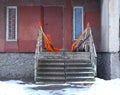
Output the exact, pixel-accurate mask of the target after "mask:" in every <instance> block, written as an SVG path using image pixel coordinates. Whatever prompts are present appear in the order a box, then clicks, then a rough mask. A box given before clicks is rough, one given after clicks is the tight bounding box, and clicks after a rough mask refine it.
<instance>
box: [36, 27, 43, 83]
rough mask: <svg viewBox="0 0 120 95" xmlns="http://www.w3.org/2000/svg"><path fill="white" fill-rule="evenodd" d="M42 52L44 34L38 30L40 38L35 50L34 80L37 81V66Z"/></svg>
mask: <svg viewBox="0 0 120 95" xmlns="http://www.w3.org/2000/svg"><path fill="white" fill-rule="evenodd" d="M40 52H42V32H41V30H40V29H39V30H38V38H37V43H36V50H35V66H34V67H35V68H34V80H35V81H36V73H37V66H38V57H39V55H40Z"/></svg>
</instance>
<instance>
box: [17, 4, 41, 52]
mask: <svg viewBox="0 0 120 95" xmlns="http://www.w3.org/2000/svg"><path fill="white" fill-rule="evenodd" d="M18 12H19V13H18V14H19V17H18V20H19V21H18V26H19V27H18V31H19V33H18V35H19V37H18V39H19V40H18V44H19V45H18V47H19V52H34V51H35V47H36V40H37V34H38V22H39V21H40V18H41V7H37V6H36V7H32V6H22V7H19V10H18Z"/></svg>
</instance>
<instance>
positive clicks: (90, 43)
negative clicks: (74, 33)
mask: <svg viewBox="0 0 120 95" xmlns="http://www.w3.org/2000/svg"><path fill="white" fill-rule="evenodd" d="M86 35H89V39H88V42H87V44H86V47H87V50H88V48H89V52H90V54H91V63H92V66H93V68H94V72H95V73H94V74H95V76H96V73H97V71H96V69H97V66H96V65H97V64H96V63H97V53H96V48H95V44H94V40H93V35H92V31H91V28H90V27H89V29H88V31H87V33H86Z"/></svg>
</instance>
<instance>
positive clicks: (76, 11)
mask: <svg viewBox="0 0 120 95" xmlns="http://www.w3.org/2000/svg"><path fill="white" fill-rule="evenodd" d="M82 31H83V7H73V40H75V39H77V38H78V37H79V35H80V34H81V33H82Z"/></svg>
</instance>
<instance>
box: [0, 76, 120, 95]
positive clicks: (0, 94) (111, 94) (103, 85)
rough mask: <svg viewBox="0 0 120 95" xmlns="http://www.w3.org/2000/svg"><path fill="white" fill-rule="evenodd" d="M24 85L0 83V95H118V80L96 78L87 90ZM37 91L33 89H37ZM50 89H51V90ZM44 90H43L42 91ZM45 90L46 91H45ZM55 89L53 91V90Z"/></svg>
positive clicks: (119, 80) (13, 81)
mask: <svg viewBox="0 0 120 95" xmlns="http://www.w3.org/2000/svg"><path fill="white" fill-rule="evenodd" d="M48 86H49V85H42V86H41V85H35V84H24V82H22V81H15V80H11V81H0V95H119V94H120V79H114V80H109V81H105V80H103V79H99V78H96V82H95V84H94V85H92V86H91V87H89V88H79V87H70V86H68V87H64V86H65V85H62V86H61V87H60V88H58V89H56V87H57V86H56V87H53V86H54V85H53V86H52V85H51V86H49V87H48ZM37 87H38V89H34V88H37ZM51 87H52V89H51ZM43 88H44V89H43ZM46 88H47V89H46ZM54 88H55V89H54Z"/></svg>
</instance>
